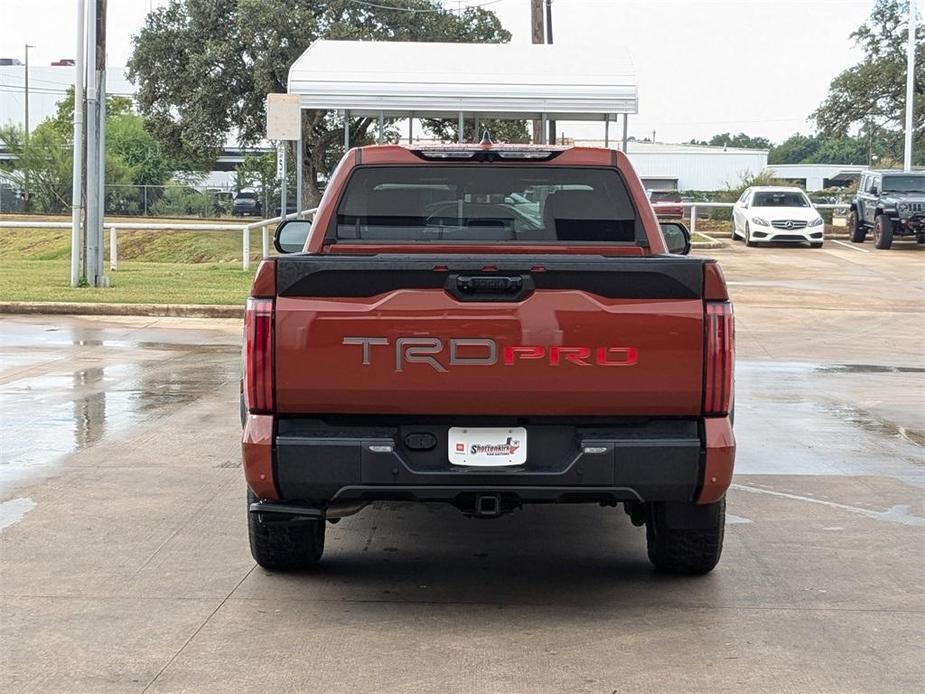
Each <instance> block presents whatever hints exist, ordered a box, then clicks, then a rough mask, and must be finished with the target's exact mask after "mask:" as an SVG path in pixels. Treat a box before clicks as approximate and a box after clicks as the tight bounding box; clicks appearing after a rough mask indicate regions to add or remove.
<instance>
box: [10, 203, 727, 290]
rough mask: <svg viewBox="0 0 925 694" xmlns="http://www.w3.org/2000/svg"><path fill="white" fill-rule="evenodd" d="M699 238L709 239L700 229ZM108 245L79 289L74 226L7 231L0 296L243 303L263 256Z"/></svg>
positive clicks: (202, 240) (154, 242)
mask: <svg viewBox="0 0 925 694" xmlns="http://www.w3.org/2000/svg"><path fill="white" fill-rule="evenodd" d="M4 218H5V219H11V218H13V216H5V217H4ZM17 218H19V219H22V218H23V217H17ZM60 219H63V218H59V220H58V221H60ZM133 221H138V220H133ZM153 221H156V222H159V221H163V220H153ZM187 221H193V220H187ZM699 223H700V221H699V220H698V224H699ZM725 224H726V225H727V226H728V222H726V223H725ZM717 226H718V225H717ZM704 231H706V232H707V233H710V230H708V229H706V228H705V229H704ZM694 240H695V241H707V240H708V239H706V238H703V237H701V236H700V235H699V234H695V235H694ZM104 249H105V251H106V257H107V261H106V265H105V267H106V268H107V274H108V275H109V278H110V283H111V286H110V287H109V288H107V289H90V288H79V289H72V288H71V287H70V285H69V282H70V270H69V263H70V260H69V259H70V232H69V231H68V230H66V229H3V228H0V301H81V302H110V303H158V304H173V303H175V304H231V305H237V304H241V303H242V302H243V301H244V298H245V297H246V296H247V292H248V289H249V288H250V283H251V279H252V278H253V270H255V269H256V266H257V261H259V259H260V254H261V235H260V232H253V233H252V235H251V260H252V261H254V262H252V264H251V267H252V271H251V272H244V271H243V270H241V235H240V234H239V233H237V232H185V231H176V232H158V231H123V232H121V233H120V234H119V269H118V270H117V271H115V272H110V271H109V270H108V267H109V263H108V254H109V238H108V235H107V236H106V239H105V244H104Z"/></svg>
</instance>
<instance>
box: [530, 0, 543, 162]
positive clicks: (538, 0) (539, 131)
mask: <svg viewBox="0 0 925 694" xmlns="http://www.w3.org/2000/svg"><path fill="white" fill-rule="evenodd" d="M530 39H531V41H532V42H533V43H543V0H530ZM542 141H543V122H542V121H540V120H536V119H534V121H533V142H534V144H536V143H538V142H542Z"/></svg>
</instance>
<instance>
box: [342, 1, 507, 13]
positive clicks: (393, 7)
mask: <svg viewBox="0 0 925 694" xmlns="http://www.w3.org/2000/svg"><path fill="white" fill-rule="evenodd" d="M350 2H352V3H354V4H355V5H364V6H366V7H374V8H376V9H379V10H394V11H396V12H411V13H412V14H434V13H440V12H449V13H452V12H453V10H451V9H449V8H446V7H443V8H440V9H436V8H433V7H402V6H399V5H383V4H381V3H377V2H368V1H367V0H350ZM499 2H503V0H488V2H482V3H478V4H476V5H466V6H465V8H463V9H466V10H471V9H476V8H480V7H488V6H489V5H497V4H498V3H499Z"/></svg>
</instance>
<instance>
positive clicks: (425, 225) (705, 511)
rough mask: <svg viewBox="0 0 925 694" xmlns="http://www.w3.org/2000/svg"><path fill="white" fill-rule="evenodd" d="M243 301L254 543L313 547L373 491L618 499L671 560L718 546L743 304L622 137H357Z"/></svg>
mask: <svg viewBox="0 0 925 694" xmlns="http://www.w3.org/2000/svg"><path fill="white" fill-rule="evenodd" d="M275 243H276V247H277V250H278V251H280V255H278V256H275V257H270V258H267V259H265V260H264V261H263V263H262V264H261V266H260V268H259V271H258V272H257V276H256V278H255V280H254V284H253V288H252V291H251V297H250V298H249V299H248V301H247V311H246V330H245V333H246V347H245V353H244V365H245V367H244V380H243V393H242V398H243V401H242V413H243V420H244V436H243V457H244V474H245V477H246V480H247V484H248V487H249V506H248V508H249V512H250V513H249V520H250V524H249V529H250V542H251V550H252V552H253V555H254V557H255V558H256V560H257V562H258V563H259V564H260V565H261V566H263V567H266V568H269V569H275V570H284V569H291V568H299V567H305V566H307V565H310V564H313V563H315V562H317V561H318V560H319V559H320V558H321V554H322V551H323V549H324V535H325V524H326V522H328V521H331V522H334V521H337V520H338V519H340V518H342V517H344V516H347V515H350V514H352V513H356V512H357V511H359V510H360V509H362V508H363V507H364V506H365V505H367V504H369V503H371V502H376V501H387V500H401V501H419V502H445V503H449V504H452V505H453V506H455V507H457V508H458V509H460V510H461V511H462V512H463V513H465V514H468V515H471V516H477V517H497V516H501V515H504V514H507V513H511V512H515V511H516V510H517V509H519V508H520V507H521V506H523V505H525V504H549V503H560V504H561V503H593V504H601V505H605V506H618V505H622V506H623V507H624V508H625V510H626V512H627V513H628V515H629V517H630V519H631V520H632V522H633V523H635V524H636V525H645V526H646V527H647V539H648V553H649V558H650V559H651V561H652V563H653V564H654V565H655V566H656V567H658V568H659V569H662V570H666V571H673V572H681V573H704V572H707V571H710V570H711V569H712V568H713V567H714V566H715V565H716V563H717V561H718V560H719V557H720V552H721V548H722V540H723V527H724V521H725V514H724V508H725V501H724V499H725V493H726V489H727V488H728V486H729V484H730V481H731V478H732V470H733V462H734V458H735V439H734V436H733V430H732V409H733V360H734V338H733V315H732V305H731V304H730V302H729V296H728V294H727V291H726V284H725V282H724V280H723V273H722V272H721V270H720V268H719V266H718V265H717V264H716V262H715V261H713V260H710V259H707V258H699V257H698V258H692V257H685V255H684V254H686V253H687V251H688V250H689V249H690V237H689V234H687V231H686V229H685V228H684V227H683V226H682V225H681V224H678V223H666V224H665V225H664V226H663V228H660V226H659V223H658V221H657V220H656V218H655V215H654V214H653V213H652V208H651V207H650V205H649V202H648V200H647V199H646V195H645V191H644V190H643V188H642V186H641V184H640V182H639V179H638V177H637V175H636V173H635V171H634V170H633V168H632V166H631V164H630V163H629V160H628V159H627V158H626V157H625V156H624V155H623V154H622V153H620V152H614V151H612V150H608V149H590V148H560V147H546V146H539V145H537V146H495V145H490V144H484V145H461V146H435V147H402V146H397V145H385V146H374V147H364V148H359V149H352V150H350V151H349V152H348V153H347V154H346V155H345V157H344V158H343V160H342V161H341V163H340V165H339V166H338V167H337V169H336V170H335V172H334V173H333V175H332V177H331V179H330V183H329V185H328V187H327V190H326V192H325V194H324V198H323V199H322V201H321V204H320V207H319V208H318V211H317V214H316V215H315V218H314V221H313V222H312V223H308V222H305V221H290V222H284V223H283V224H281V225H280V226H279V228H278V229H277V233H276V240H275Z"/></svg>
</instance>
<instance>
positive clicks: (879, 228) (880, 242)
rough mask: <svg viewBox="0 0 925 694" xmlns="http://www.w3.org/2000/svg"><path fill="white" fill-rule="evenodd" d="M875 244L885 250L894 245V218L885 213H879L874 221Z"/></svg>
mask: <svg viewBox="0 0 925 694" xmlns="http://www.w3.org/2000/svg"><path fill="white" fill-rule="evenodd" d="M874 245H875V246H876V247H877V248H880V249H882V250H884V251H885V250H887V249H888V248H889V247H890V246H892V245H893V220H892V219H890V218H889V217H887V216H886V215H885V214H878V215H877V219H876V221H875V222H874Z"/></svg>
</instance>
